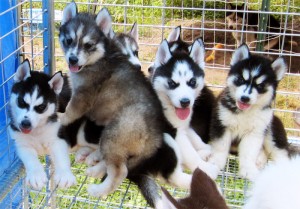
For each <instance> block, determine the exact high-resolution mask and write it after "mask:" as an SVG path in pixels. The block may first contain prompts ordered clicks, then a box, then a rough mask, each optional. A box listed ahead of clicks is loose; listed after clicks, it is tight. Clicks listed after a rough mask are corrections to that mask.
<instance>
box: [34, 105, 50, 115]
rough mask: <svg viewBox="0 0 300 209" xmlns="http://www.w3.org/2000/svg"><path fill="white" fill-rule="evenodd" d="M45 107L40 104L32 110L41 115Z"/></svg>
mask: <svg viewBox="0 0 300 209" xmlns="http://www.w3.org/2000/svg"><path fill="white" fill-rule="evenodd" d="M46 107H47V105H46V104H41V105H38V106H35V107H34V109H35V111H37V112H38V113H43V112H44V111H45V109H46Z"/></svg>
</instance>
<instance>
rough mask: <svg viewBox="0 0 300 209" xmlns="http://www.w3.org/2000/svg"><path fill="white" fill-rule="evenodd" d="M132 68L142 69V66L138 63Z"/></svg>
mask: <svg viewBox="0 0 300 209" xmlns="http://www.w3.org/2000/svg"><path fill="white" fill-rule="evenodd" d="M134 69H136V70H141V69H142V66H140V65H134Z"/></svg>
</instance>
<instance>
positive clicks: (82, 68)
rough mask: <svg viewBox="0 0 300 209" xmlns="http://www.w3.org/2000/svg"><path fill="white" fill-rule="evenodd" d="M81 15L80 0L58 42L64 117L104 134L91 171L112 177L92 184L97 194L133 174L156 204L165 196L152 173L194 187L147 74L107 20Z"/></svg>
mask: <svg viewBox="0 0 300 209" xmlns="http://www.w3.org/2000/svg"><path fill="white" fill-rule="evenodd" d="M100 14H101V13H98V15H97V17H96V19H94V18H93V17H92V16H91V15H89V14H84V13H77V8H76V4H75V3H73V2H72V3H70V4H68V5H67V7H66V8H65V9H64V11H63V20H62V25H61V27H60V33H59V40H60V44H61V47H62V49H63V51H64V53H65V58H66V61H67V63H68V64H69V70H70V78H71V81H72V82H71V87H72V97H71V100H70V102H69V103H68V105H67V107H66V112H65V113H64V114H62V115H60V118H61V122H62V123H63V124H64V125H67V124H70V123H72V122H74V121H75V120H76V119H78V118H80V117H82V116H86V117H87V118H88V119H89V120H92V121H93V122H95V123H96V124H97V125H98V126H104V129H103V130H102V132H101V137H100V140H99V141H100V142H99V149H100V154H101V159H100V162H99V163H98V164H97V165H96V166H94V167H92V168H90V169H89V170H88V171H87V172H88V173H89V174H90V175H92V176H101V174H104V173H106V174H107V177H106V178H105V180H104V181H103V183H101V184H100V185H90V186H89V188H88V192H89V193H90V194H91V195H93V196H105V195H107V194H109V193H111V192H113V191H114V190H115V189H116V188H117V187H118V186H119V185H120V184H121V183H122V181H123V180H124V178H126V177H127V178H129V179H130V180H132V181H133V182H135V183H137V185H138V186H139V188H140V189H141V191H142V193H143V195H144V196H145V198H146V199H147V201H148V202H149V204H150V205H151V206H156V207H159V205H161V200H160V197H159V195H158V192H157V190H158V188H157V185H156V183H155V181H154V180H153V178H152V176H158V177H161V178H162V179H164V180H165V181H167V182H168V183H171V184H174V185H176V186H179V187H182V188H187V189H188V188H189V187H190V183H191V175H189V174H185V173H183V172H182V169H181V167H180V165H181V162H180V156H179V150H178V148H177V144H176V143H175V141H174V139H173V138H172V136H174V135H175V130H174V128H173V127H172V126H171V124H169V123H168V121H167V120H166V118H165V117H164V114H163V111H162V107H161V104H160V102H159V99H158V98H157V95H156V93H155V91H154V90H153V88H152V86H151V83H150V82H148V80H147V79H146V77H145V76H144V74H143V72H141V71H139V70H136V69H135V67H134V66H133V65H132V63H131V62H129V61H128V59H127V58H126V56H125V55H123V54H122V52H121V50H120V49H119V47H117V46H116V44H115V43H114V41H112V40H111V39H109V38H108V37H107V36H106V35H105V34H104V33H103V31H107V28H106V27H107V24H105V23H104V24H103V22H101V21H99V20H100V17H99V15H100Z"/></svg>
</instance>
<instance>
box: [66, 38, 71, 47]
mask: <svg viewBox="0 0 300 209" xmlns="http://www.w3.org/2000/svg"><path fill="white" fill-rule="evenodd" d="M72 42H73V39H71V38H67V39H66V43H67V45H68V46H69V45H71V44H72Z"/></svg>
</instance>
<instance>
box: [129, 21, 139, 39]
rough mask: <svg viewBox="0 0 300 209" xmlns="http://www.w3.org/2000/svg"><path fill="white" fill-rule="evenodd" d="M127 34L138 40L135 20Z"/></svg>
mask: <svg viewBox="0 0 300 209" xmlns="http://www.w3.org/2000/svg"><path fill="white" fill-rule="evenodd" d="M129 35H130V36H131V37H132V38H133V39H134V40H135V41H136V42H137V43H138V40H139V31H138V26H137V23H136V22H135V23H134V24H133V26H132V28H131V30H130V32H129Z"/></svg>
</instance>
